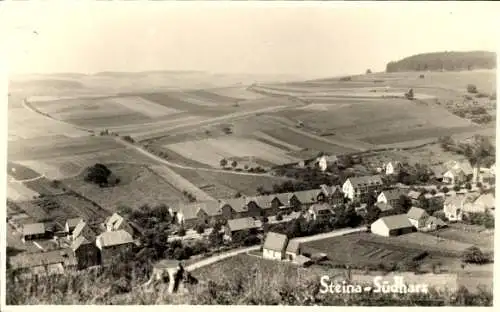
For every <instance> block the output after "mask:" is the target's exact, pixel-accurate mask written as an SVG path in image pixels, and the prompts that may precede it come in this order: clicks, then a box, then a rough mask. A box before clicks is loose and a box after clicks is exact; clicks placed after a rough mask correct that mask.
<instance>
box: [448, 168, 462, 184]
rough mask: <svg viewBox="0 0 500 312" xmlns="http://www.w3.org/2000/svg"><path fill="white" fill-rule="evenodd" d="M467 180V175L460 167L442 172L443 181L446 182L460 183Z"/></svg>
mask: <svg viewBox="0 0 500 312" xmlns="http://www.w3.org/2000/svg"><path fill="white" fill-rule="evenodd" d="M466 181H467V176H466V175H465V173H464V171H463V170H462V169H460V168H459V169H450V170H448V171H446V172H445V173H444V174H443V182H444V183H448V184H461V183H464V182H466Z"/></svg>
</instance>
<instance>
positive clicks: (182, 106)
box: [140, 91, 215, 116]
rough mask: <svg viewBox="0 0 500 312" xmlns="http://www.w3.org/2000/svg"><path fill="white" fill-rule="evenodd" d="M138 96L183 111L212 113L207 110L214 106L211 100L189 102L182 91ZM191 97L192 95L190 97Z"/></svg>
mask: <svg viewBox="0 0 500 312" xmlns="http://www.w3.org/2000/svg"><path fill="white" fill-rule="evenodd" d="M140 97H141V98H143V99H146V100H148V101H151V102H154V103H157V104H159V105H162V106H165V107H167V108H170V109H175V110H179V111H185V112H190V113H195V114H203V115H206V114H208V115H209V116H210V115H213V113H211V111H210V110H209V108H210V107H212V106H215V105H213V104H212V103H211V102H207V103H208V105H200V104H199V102H200V101H201V100H199V101H198V103H191V102H190V101H189V100H187V99H186V98H188V96H187V95H185V94H184V93H182V92H174V91H172V92H168V93H149V94H140ZM191 98H193V97H191Z"/></svg>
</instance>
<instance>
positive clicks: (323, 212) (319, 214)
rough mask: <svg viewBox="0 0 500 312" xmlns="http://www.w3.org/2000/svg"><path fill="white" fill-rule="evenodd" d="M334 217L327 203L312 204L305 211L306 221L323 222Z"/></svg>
mask: <svg viewBox="0 0 500 312" xmlns="http://www.w3.org/2000/svg"><path fill="white" fill-rule="evenodd" d="M333 215H334V213H333V210H332V207H331V206H330V205H329V204H327V203H317V204H313V205H311V206H310V207H309V209H308V210H307V219H309V220H315V221H325V220H328V219H330V218H331V217H332V216H333Z"/></svg>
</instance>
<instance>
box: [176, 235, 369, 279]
mask: <svg viewBox="0 0 500 312" xmlns="http://www.w3.org/2000/svg"><path fill="white" fill-rule="evenodd" d="M366 229H367V228H366V227H364V226H363V227H359V228H352V229H351V228H349V229H340V230H335V231H332V232H328V233H322V234H317V235H312V236H308V237H301V238H298V239H297V240H298V241H299V242H301V243H305V242H311V241H316V240H321V239H325V238H330V237H336V236H342V235H347V234H351V233H356V232H363V231H366ZM259 248H260V245H259V246H252V247H247V248H241V249H236V250H232V251H228V252H225V253H222V254H219V255H216V256H212V257H210V258H206V259H203V260H200V261H198V262H196V263H193V264H191V265H189V266H187V267H186V268H185V269H186V270H187V271H193V270H196V269H199V268H202V267H204V266H207V265H211V264H213V263H216V262H219V261H222V260H224V259H227V258H230V257H234V256H236V255H239V254H242V253H247V252H249V251H252V250H259Z"/></svg>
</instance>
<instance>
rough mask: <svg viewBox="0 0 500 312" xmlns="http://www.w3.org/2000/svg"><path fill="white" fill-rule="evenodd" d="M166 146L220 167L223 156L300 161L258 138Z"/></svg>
mask: <svg viewBox="0 0 500 312" xmlns="http://www.w3.org/2000/svg"><path fill="white" fill-rule="evenodd" d="M165 147H166V148H168V149H170V150H173V151H174V152H176V153H178V154H181V155H182V156H184V157H187V158H191V159H193V160H195V161H198V162H201V163H206V164H209V165H211V166H214V167H220V160H221V159H222V158H231V157H246V156H254V157H256V158H260V159H263V160H265V161H269V162H271V163H274V164H286V163H291V162H296V161H298V160H297V159H296V158H293V157H290V156H287V155H286V154H285V153H286V151H283V150H280V149H277V148H275V147H272V146H270V145H267V144H264V143H261V142H259V141H257V140H252V139H242V138H217V139H206V140H199V141H189V142H182V143H175V144H169V145H166V146H165Z"/></svg>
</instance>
